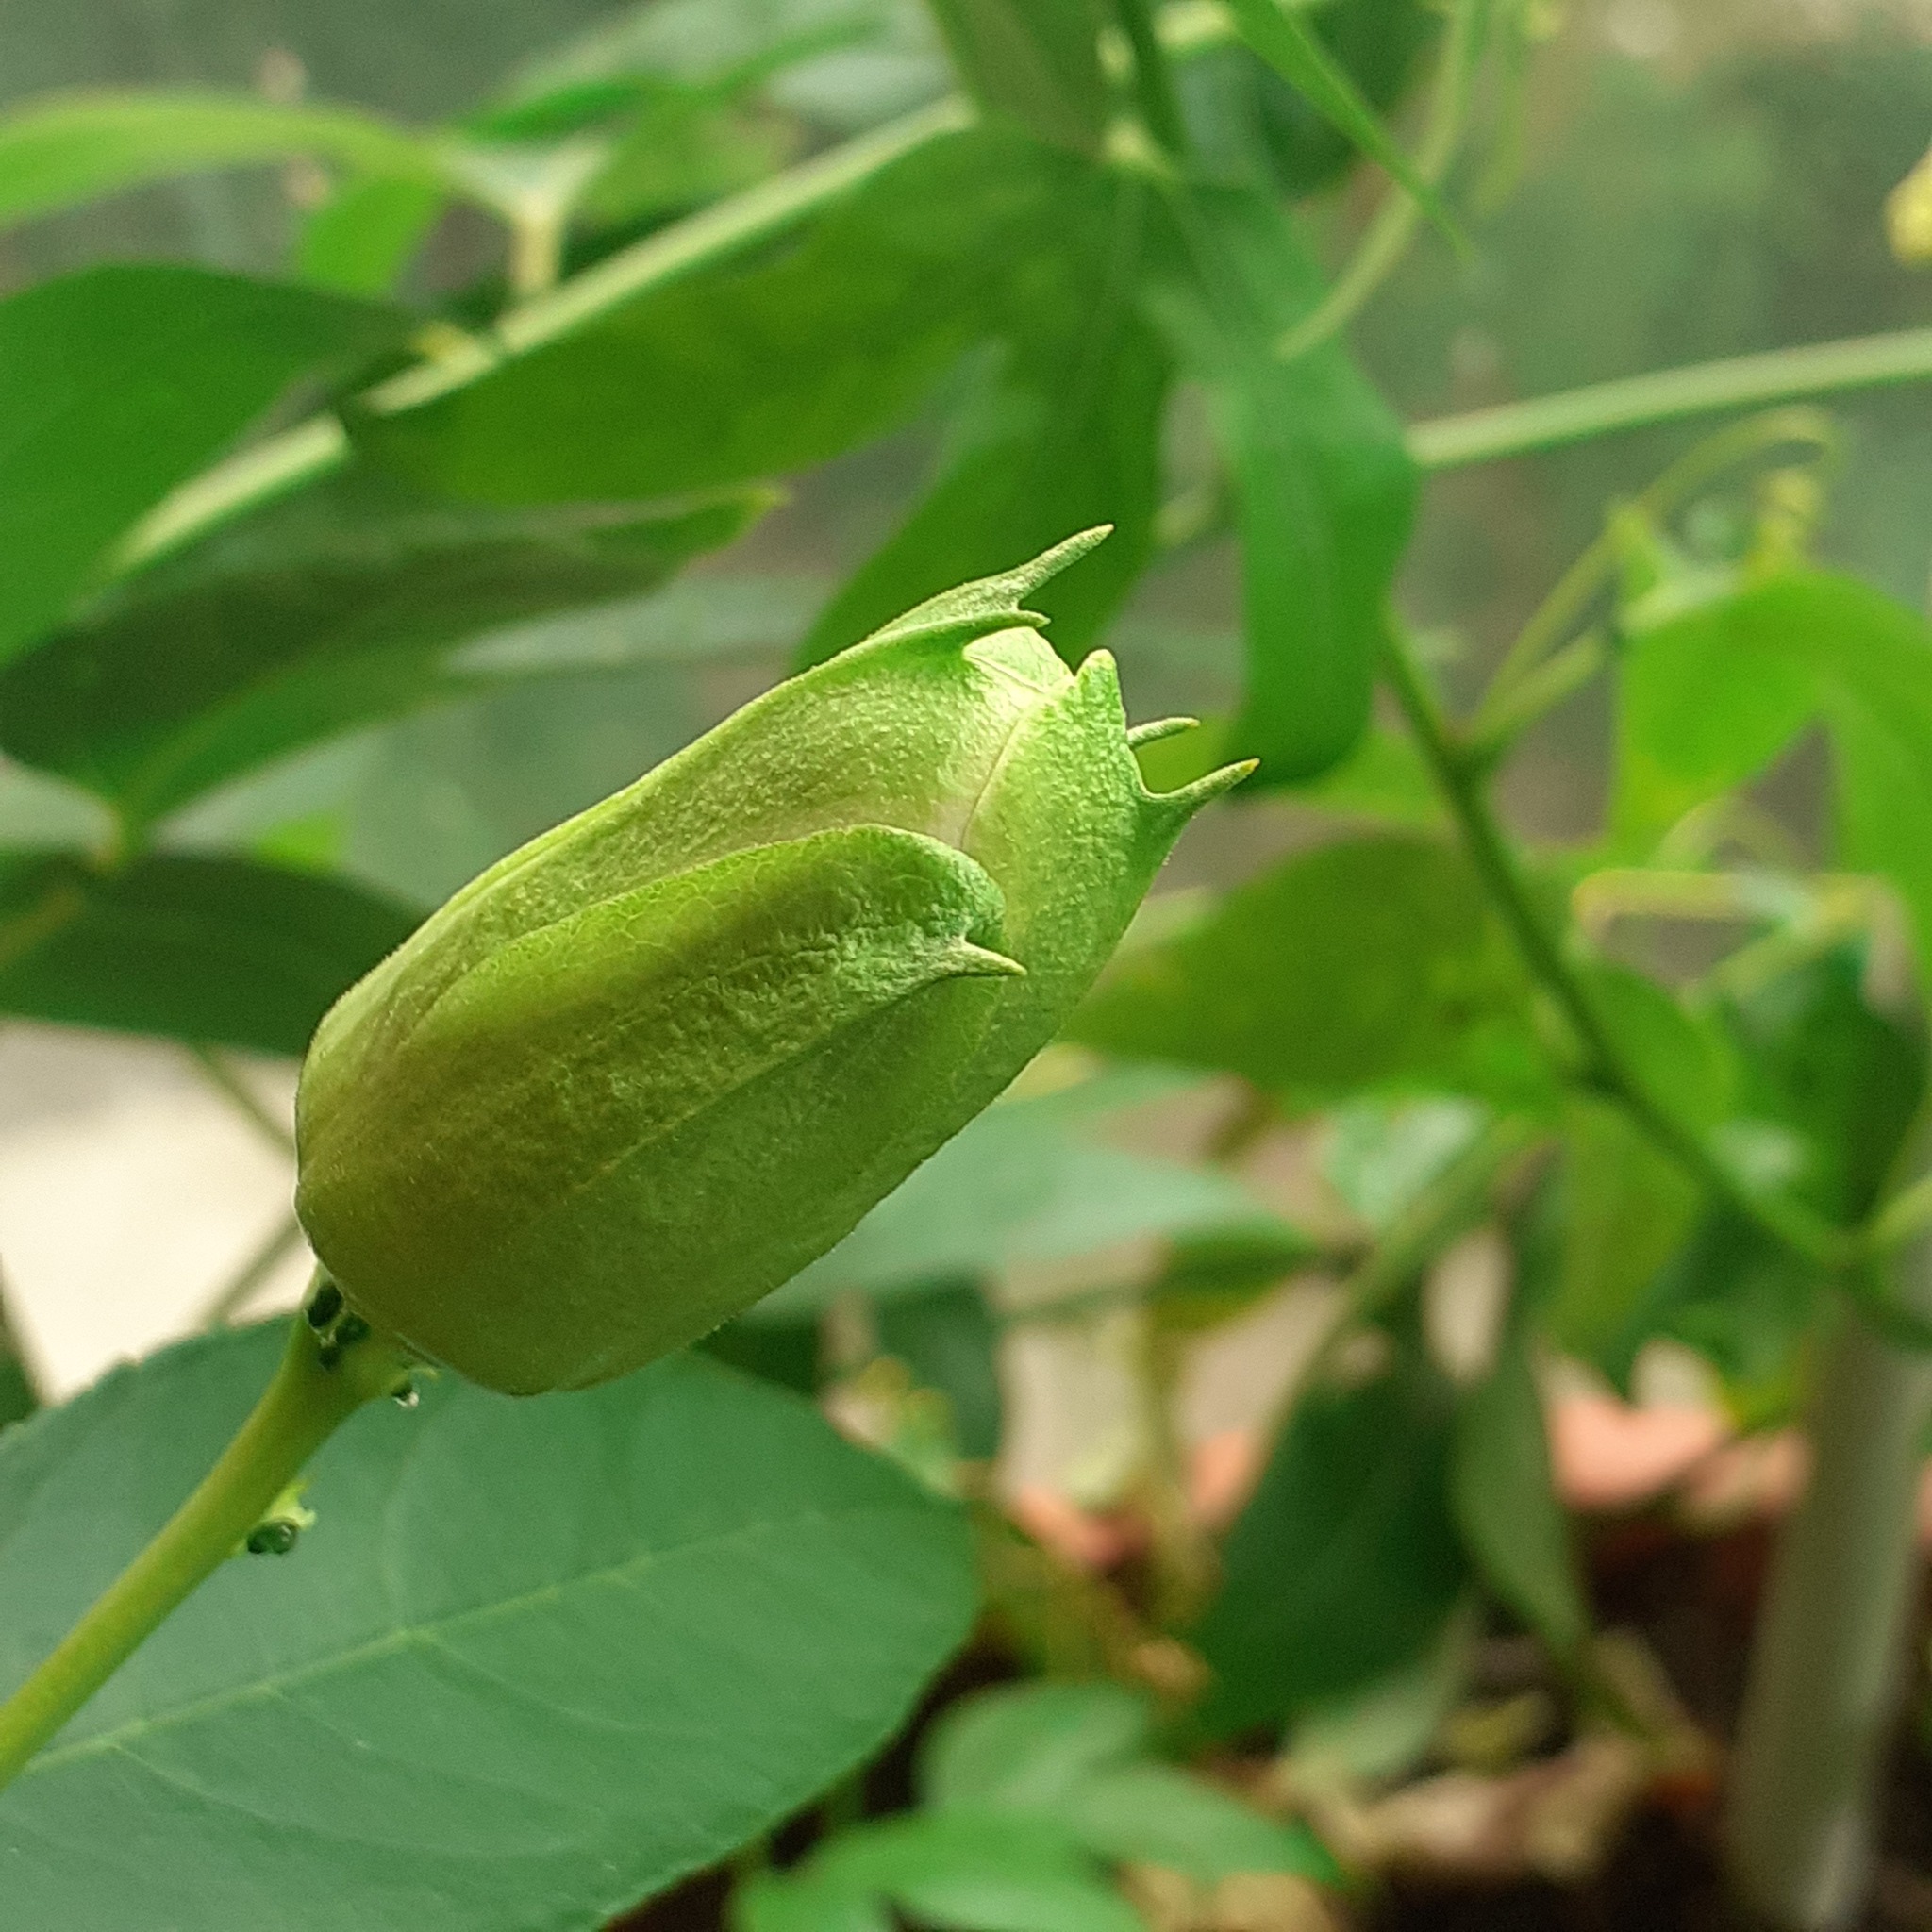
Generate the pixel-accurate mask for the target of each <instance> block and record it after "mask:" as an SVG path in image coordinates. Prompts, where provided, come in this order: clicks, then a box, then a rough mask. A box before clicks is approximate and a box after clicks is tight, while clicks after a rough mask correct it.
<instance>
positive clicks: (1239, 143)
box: [1177, 0, 1441, 199]
mask: <svg viewBox="0 0 1932 1932" xmlns="http://www.w3.org/2000/svg"><path fill="white" fill-rule="evenodd" d="M1305 18H1306V20H1307V25H1308V26H1309V27H1310V28H1311V29H1312V31H1313V32H1314V33H1315V34H1316V35H1317V36H1318V37H1319V38H1320V40H1321V41H1322V42H1323V45H1324V47H1325V48H1326V50H1327V52H1328V55H1329V57H1330V58H1331V59H1332V60H1333V62H1334V63H1335V64H1336V65H1337V66H1339V67H1341V69H1342V70H1343V71H1344V72H1346V73H1347V74H1348V75H1349V76H1350V78H1351V79H1352V80H1353V81H1354V83H1355V86H1356V88H1357V92H1359V93H1360V95H1361V97H1362V99H1363V100H1364V101H1366V102H1367V103H1368V105H1369V106H1370V107H1371V108H1374V110H1375V111H1376V112H1378V113H1387V112H1388V111H1389V110H1390V109H1391V108H1394V107H1395V106H1396V105H1397V104H1398V103H1399V102H1400V101H1401V99H1402V96H1403V95H1404V93H1405V92H1407V89H1408V86H1409V83H1410V81H1411V80H1412V79H1413V77H1414V75H1415V73H1416V69H1417V65H1418V60H1419V57H1420V56H1421V55H1422V54H1423V52H1424V50H1425V49H1426V48H1427V47H1428V45H1429V43H1430V42H1431V41H1432V40H1434V39H1435V37H1436V35H1437V34H1438V32H1439V31H1440V30H1441V16H1440V14H1438V13H1437V12H1436V11H1435V9H1434V8H1431V7H1430V6H1429V5H1428V4H1427V0H1328V4H1327V5H1325V6H1323V7H1319V8H1309V9H1308V10H1307V13H1306V15H1305ZM1177 80H1178V85H1179V90H1180V94H1181V99H1182V104H1183V107H1184V108H1185V109H1186V112H1187V120H1188V132H1189V136H1190V142H1191V152H1192V156H1193V158H1194V163H1195V166H1196V167H1197V169H1199V171H1200V173H1201V175H1202V178H1204V179H1208V180H1216V181H1226V182H1230V183H1233V182H1240V183H1242V184H1244V185H1246V186H1249V187H1255V188H1267V189H1271V190H1274V192H1278V193H1282V194H1286V195H1288V196H1290V197H1291V198H1294V199H1299V198H1300V197H1302V196H1304V195H1308V194H1312V193H1314V192H1316V191H1317V190H1318V189H1322V188H1326V187H1329V186H1331V185H1333V183H1334V182H1336V181H1337V180H1338V179H1339V178H1340V177H1341V175H1345V174H1346V173H1347V172H1348V169H1349V167H1350V166H1351V164H1352V163H1354V162H1355V161H1356V160H1357V158H1359V157H1360V154H1361V150H1360V149H1359V148H1358V147H1357V145H1356V144H1355V143H1354V142H1351V141H1350V140H1349V138H1348V137H1347V136H1346V135H1345V134H1343V133H1342V132H1341V129H1340V128H1339V127H1337V125H1335V123H1334V122H1333V121H1331V120H1329V119H1328V118H1327V117H1326V116H1325V115H1324V114H1323V113H1321V112H1320V111H1319V110H1318V109H1317V108H1314V107H1313V106H1312V105H1311V104H1310V102H1309V101H1308V98H1307V95H1306V94H1304V93H1302V92H1300V91H1299V90H1298V89H1296V88H1294V87H1292V86H1291V85H1290V84H1289V82H1287V81H1286V80H1284V79H1283V78H1282V77H1281V76H1280V75H1278V74H1276V73H1275V71H1274V69H1273V68H1272V67H1270V66H1268V65H1266V64H1265V63H1264V62H1263V61H1262V60H1260V59H1259V58H1257V56H1256V55H1254V54H1252V53H1250V52H1249V51H1248V49H1247V48H1245V47H1242V46H1240V45H1235V46H1221V47H1215V48H1212V49H1210V50H1208V51H1206V52H1203V53H1200V54H1196V55H1195V56H1194V57H1193V58H1191V59H1189V60H1187V61H1185V62H1184V63H1183V64H1182V65H1181V67H1180V69H1179V72H1178V75H1177Z"/></svg>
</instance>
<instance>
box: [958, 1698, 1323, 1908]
mask: <svg viewBox="0 0 1932 1932" xmlns="http://www.w3.org/2000/svg"><path fill="white" fill-rule="evenodd" d="M1152 1735H1153V1720H1152V1712H1151V1710H1150V1709H1149V1707H1148V1704H1147V1700H1146V1698H1145V1696H1144V1695H1142V1694H1141V1693H1140V1692H1137V1691H1128V1690H1126V1689H1125V1688H1124V1687H1123V1686H1121V1685H1118V1684H1107V1683H1086V1684H1055V1683H1030V1684H1017V1685H1010V1686H1007V1687H1005V1688H1002V1689H1000V1690H995V1691H983V1692H981V1693H980V1694H979V1695H978V1696H976V1697H972V1698H969V1699H967V1700H965V1701H964V1702H962V1703H960V1704H957V1705H955V1706H954V1707H952V1708H951V1709H950V1710H948V1711H947V1712H946V1713H945V1715H944V1716H943V1717H942V1718H941V1720H940V1721H939V1723H938V1724H936V1725H935V1726H934V1728H933V1731H932V1735H931V1736H930V1738H929V1739H928V1740H926V1742H925V1745H924V1749H923V1751H922V1753H921V1759H920V1789H921V1791H922V1794H923V1795H924V1800H925V1803H926V1804H927V1805H928V1806H931V1807H935V1808H936V1809H939V1810H941V1811H954V1812H964V1813H965V1814H967V1815H969V1816H970V1815H973V1814H974V1813H978V1812H989V1813H997V1814H1006V1815H1012V1816H1017V1817H1026V1818H1036V1817H1037V1818H1039V1819H1041V1820H1042V1821H1052V1822H1054V1823H1056V1824H1059V1825H1060V1826H1061V1827H1063V1828H1064V1829H1065V1830H1066V1831H1067V1832H1068V1833H1069V1834H1070V1835H1071V1836H1072V1837H1073V1838H1074V1839H1075V1840H1077V1841H1078V1842H1079V1843H1080V1844H1081V1845H1082V1846H1084V1847H1085V1848H1086V1849H1087V1850H1088V1851H1089V1852H1091V1853H1092V1854H1093V1855H1094V1856H1095V1857H1102V1858H1107V1859H1108V1860H1110V1861H1112V1862H1115V1863H1120V1864H1125V1863H1137V1864H1152V1865H1164V1866H1167V1867H1169V1868H1170V1869H1172V1870H1174V1871H1177V1872H1185V1873H1187V1874H1189V1875H1190V1876H1191V1877H1194V1878H1197V1879H1200V1880H1201V1881H1203V1882H1204V1883H1207V1884H1210V1885H1211V1884H1213V1883H1215V1882H1217V1881H1218V1880H1220V1879H1222V1878H1224V1877H1227V1876H1229V1875H1230V1874H1234V1873H1238V1872H1294V1873H1299V1874H1302V1875H1303V1876H1305V1877H1309V1878H1313V1879H1316V1880H1318V1881H1320V1882H1322V1883H1324V1884H1332V1883H1333V1882H1334V1881H1335V1880H1336V1879H1337V1878H1338V1877H1339V1876H1340V1873H1339V1871H1338V1868H1337V1866H1336V1863H1335V1860H1334V1859H1333V1858H1332V1857H1330V1856H1329V1854H1328V1852H1327V1850H1326V1848H1325V1847H1324V1845H1323V1844H1322V1843H1321V1841H1320V1840H1318V1839H1316V1838H1315V1837H1314V1835H1313V1834H1312V1833H1310V1832H1309V1831H1307V1829H1306V1828H1305V1827H1303V1826H1300V1825H1294V1824H1280V1823H1279V1822H1277V1821H1276V1820H1274V1819H1271V1818H1266V1817H1263V1816H1262V1815H1261V1813H1259V1812H1258V1811H1256V1810H1254V1809H1253V1808H1252V1807H1249V1806H1247V1805H1244V1804H1242V1803H1241V1801H1240V1800H1239V1799H1237V1798H1235V1797H1234V1796H1233V1795H1232V1794H1231V1793H1229V1792H1226V1791H1223V1790H1218V1789H1217V1788H1216V1787H1215V1786H1213V1785H1211V1784H1209V1783H1208V1782H1207V1781H1206V1780H1205V1779H1203V1778H1200V1777H1197V1776H1195V1775H1193V1774H1191V1773H1189V1772H1186V1771H1183V1770H1181V1769H1179V1768H1178V1767H1177V1766H1174V1765H1171V1764H1163V1763H1160V1762H1158V1761H1157V1760H1156V1759H1155V1758H1154V1757H1153V1756H1152V1752H1151V1740H1152Z"/></svg>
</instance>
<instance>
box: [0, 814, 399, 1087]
mask: <svg viewBox="0 0 1932 1932" xmlns="http://www.w3.org/2000/svg"><path fill="white" fill-rule="evenodd" d="M413 924H415V916H414V915H413V914H412V913H409V912H407V911H405V910H404V909H403V908H400V907H398V906H395V905H393V904H391V902H389V901H388V900H384V899H378V898H376V897H375V896H374V895H373V894H371V893H369V892H367V891H362V890H360V889H358V888H357V887H355V886H351V885H349V884H347V883H346V882H345V881H342V880H339V879H330V878H324V877H321V876H318V875H316V874H309V873H300V872H285V871H281V870H278V869H276V868H274V867H271V866H265V865H257V864H254V863H251V862H250V861H248V860H245V859H240V858H192V857H189V856H186V855H182V854H167V853H162V854H156V855H153V856H150V857H148V858H141V859H137V860H136V861H135V862H134V863H133V864H132V865H129V866H127V867H125V869H124V870H122V871H119V872H114V873H108V874H95V873H93V872H91V871H90V870H88V869H87V868H86V867H84V866H81V865H79V864H76V863H75V862H74V861H73V860H71V859H66V858H39V859H24V858H15V859H13V860H12V861H10V862H9V863H8V864H7V865H6V866H5V868H4V870H0V1012H7V1013H12V1014H15V1015H17V1016H19V1017H22V1018H25V1019H33V1020H54V1021H58V1022H60V1023H62V1024H67V1025H72V1026H101V1027H108V1028H112V1029H113V1030H115V1031H118V1032H125V1033H156V1034H161V1035H165V1036H167V1037H168V1038H171V1039H175V1040H188V1041H208V1042H210V1043H213V1044H217V1045H223V1046H239V1047H247V1048H251V1049H253V1050H254V1051H256V1052H258V1053H276V1054H299V1053H300V1052H302V1050H303V1049H304V1048H305V1047H306V1046H307V1045H308V1036H309V1035H310V1034H311V1033H313V1032H314V1030H315V1026H316V1023H317V1022H318V1021H319V1020H320V1019H321V1018H322V1016H323V1014H324V1013H325V1012H326V1011H327V1010H328V1008H329V1007H330V1006H331V1005H333V1004H334V1002H335V1000H336V999H337V998H338V996H339V995H341V993H343V992H345V991H347V990H348V988H349V987H350V986H352V985H353V984H354V983H355V982H356V981H357V980H358V979H359V978H360V977H361V976H362V975H363V974H365V973H366V972H368V971H369V969H370V968H371V967H372V966H374V965H375V962H376V961H377V960H378V959H380V958H382V957H383V956H384V955H385V954H386V953H388V952H390V951H391V950H392V949H393V948H394V947H396V946H398V945H400V944H401V943H402V941H404V940H405V939H407V938H408V934H409V929H410V927H411V926H412V925H413Z"/></svg>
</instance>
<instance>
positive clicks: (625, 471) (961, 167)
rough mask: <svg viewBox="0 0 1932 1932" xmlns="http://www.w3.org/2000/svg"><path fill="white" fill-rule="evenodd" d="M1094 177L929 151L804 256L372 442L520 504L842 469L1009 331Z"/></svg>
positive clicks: (461, 488) (363, 432)
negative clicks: (1062, 207) (1030, 280)
mask: <svg viewBox="0 0 1932 1932" xmlns="http://www.w3.org/2000/svg"><path fill="white" fill-rule="evenodd" d="M1073 166H1074V164H1073V163H1072V162H1071V161H1067V160H1062V159H1058V158H1056V157H1054V156H1053V155H1052V154H1051V152H1050V151H1048V150H1045V149H1042V148H1041V147H1039V146H1037V145H1036V144H1035V143H1033V142H1028V141H1025V140H1024V139H1022V138H1019V137H1016V136H1013V135H1010V134H1007V133H1003V132H1002V131H1000V130H998V129H994V128H975V129H972V130H969V131H967V132H965V133H961V134H956V135H951V136H948V137H945V138H944V139H941V140H938V141H934V142H928V143H927V144H925V145H924V146H923V147H921V148H919V149H917V150H916V151H915V152H913V153H911V154H909V155H908V156H907V157H906V158H904V159H902V160H900V161H897V162H895V163H894V164H893V165H892V166H891V167H890V168H887V169H885V170H884V171H883V172H881V173H879V174H877V175H873V176H872V177H871V178H870V179H869V180H868V181H866V182H865V183H864V184H863V186H861V187H859V188H858V189H856V190H854V191H853V192H851V193H850V194H849V195H848V196H846V197H845V198H844V199H842V200H841V201H840V202H839V203H838V204H837V205H836V206H835V207H833V208H831V209H829V210H828V211H827V212H826V213H825V214H824V216H823V218H822V219H820V220H819V221H818V222H817V224H816V225H814V226H812V227H811V228H810V229H809V230H808V232H807V233H806V234H805V235H804V236H803V237H802V238H800V239H797V240H796V241H795V242H793V243H792V244H791V245H789V246H785V247H782V248H779V249H777V250H775V251H774V250H770V249H768V250H765V251H762V252H760V253H758V254H755V255H754V256H753V257H752V258H750V259H749V260H744V261H733V262H731V263H728V264H726V265H724V266H723V267H720V268H717V269H713V270H709V271H707V272H704V273H700V274H694V275H688V276H685V277H683V278H682V279H680V280H677V281H675V282H674V283H672V284H671V285H670V286H668V287H663V288H658V289H657V290H655V291H652V292H650V293H648V294H646V295H643V296H641V297H640V298H638V299H637V300H635V301H632V302H630V303H628V304H625V305H624V306H622V307H620V308H616V309H614V310H612V311H610V312H609V313H608V314H607V315H605V316H604V317H602V318H601V319H599V320H598V321H597V322H595V323H591V324H587V325H585V326H583V327H581V328H578V329H576V330H574V331H573V332H572V333H571V334H570V335H568V336H566V337H562V338H559V339H558V340H557V341H551V342H548V343H546V344H544V345H542V346H541V347H539V348H536V349H533V350H531V351H529V352H528V353H527V354H525V355H523V356H521V357H518V358H514V359H512V360H510V361H508V362H507V363H505V364H504V365H503V366H502V367H501V368H499V369H497V370H495V371H493V372H491V374H490V375H485V376H482V377H480V378H478V379H477V380H476V381H475V382H471V383H468V384H466V385H464V386H463V387H462V388H461V389H458V390H456V391H451V392H450V393H449V394H447V395H445V396H443V397H441V398H440V399H439V400H437V401H435V402H432V403H429V404H426V405H424V406H423V407H421V408H413V409H409V410H408V411H405V412H404V413H402V414H399V415H393V416H386V417H375V418H369V419H365V420H361V421H359V422H358V424H357V425H355V426H356V430H357V434H358V437H359V438H360V439H361V441H363V443H364V444H365V446H366V447H367V448H368V449H369V450H370V451H371V452H372V453H373V454H374V455H375V457H376V458H378V459H379V460H380V461H382V462H384V463H386V464H389V465H391V466H393V467H394V468H395V469H396V470H398V471H399V472H401V473H403V474H405V475H409V476H411V477H413V478H414V479H415V480H417V481H419V482H422V483H425V484H426V485H428V486H430V487H432V488H435V489H438V490H441V491H448V492H450V493H452V494H455V495H458V496H469V497H475V498H477V499H479V500H482V501H486V502H498V503H527V502H537V501H545V502H547V501H556V500H559V499H572V498H595V497H650V496H660V495H666V494H671V493H675V492H677V491H687V490H700V489H708V488H710V487H713V486H715V485H719V484H728V483H738V482H743V481H746V480H748V479H752V478H758V477H764V476H770V475H774V474H776V473H779V472H783V471H791V470H795V469H800V468H803V467H804V466H806V465H808V464H810V463H815V462H820V461H823V460H824V458H827V457H832V456H836V455H838V454H839V453H840V452H841V450H845V449H849V448H851V447H852V446H853V445H854V444H856V443H858V442H862V441H865V440H867V439H868V438H870V437H873V436H876V435H878V434H879V433H880V432H881V431H883V430H886V429H890V428H892V427H894V426H895V425H898V424H899V423H900V422H902V421H903V420H904V419H905V418H906V417H907V416H908V414H909V413H910V412H911V411H912V409H913V408H915V407H916V406H917V404H918V403H919V402H920V401H921V400H922V399H923V398H924V396H925V395H926V393H927V392H928V391H930V390H931V389H932V388H933V387H934V385H935V384H936V383H937V382H938V380H939V378H940V377H941V375H943V374H944V373H945V371H946V370H947V369H948V368H950V367H951V365H952V364H953V363H954V362H956V361H957V360H958V358H959V357H960V355H961V354H962V353H963V351H964V350H965V349H966V348H968V347H969V346H970V345H971V344H972V343H974V341H979V340H981V339H983V338H984V337H986V336H987V335H988V334H990V333H991V332H992V331H993V330H994V329H995V328H996V327H997V326H998V325H999V322H1000V318H1001V316H1002V315H1003V313H1004V308H1005V304H1006V302H1007V300H1008V290H1009V287H1010V284H1011V281H1012V278H1013V277H1014V276H1015V275H1017V274H1018V273H1019V271H1020V268H1021V266H1022V265H1023V264H1024V261H1025V260H1026V259H1027V258H1030V257H1031V256H1033V255H1036V254H1038V252H1039V251H1040V249H1041V246H1043V245H1044V243H1043V242H1042V237H1043V236H1044V237H1046V238H1048V239H1050V238H1051V234H1052V226H1051V222H1052V211H1053V209H1054V207H1055V204H1056V201H1057V199H1058V194H1059V192H1060V191H1061V188H1062V185H1063V182H1064V179H1065V177H1066V175H1067V173H1068V171H1069V170H1070V169H1071V168H1072V167H1073ZM936 210H939V211H941V212H940V213H939V214H938V215H937V217H936V214H935V211H936Z"/></svg>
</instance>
